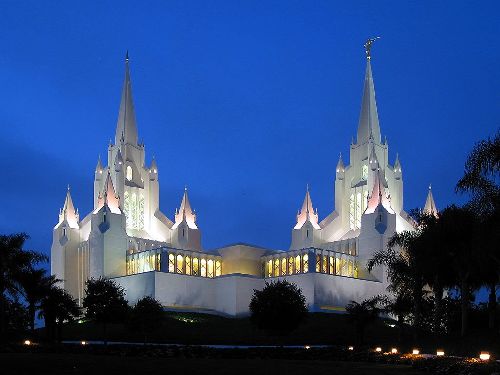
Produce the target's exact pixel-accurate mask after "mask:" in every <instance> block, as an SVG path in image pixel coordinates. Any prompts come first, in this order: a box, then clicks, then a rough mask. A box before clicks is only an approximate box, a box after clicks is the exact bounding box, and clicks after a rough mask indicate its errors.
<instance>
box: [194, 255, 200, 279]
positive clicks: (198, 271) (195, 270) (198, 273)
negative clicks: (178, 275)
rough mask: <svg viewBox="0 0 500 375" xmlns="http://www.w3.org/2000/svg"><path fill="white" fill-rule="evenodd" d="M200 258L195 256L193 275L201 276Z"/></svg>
mask: <svg viewBox="0 0 500 375" xmlns="http://www.w3.org/2000/svg"><path fill="white" fill-rule="evenodd" d="M199 262H200V261H199V259H198V258H193V275H194V276H200V269H199V264H200V263H199Z"/></svg>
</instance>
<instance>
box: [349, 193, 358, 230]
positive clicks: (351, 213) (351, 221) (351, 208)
mask: <svg viewBox="0 0 500 375" xmlns="http://www.w3.org/2000/svg"><path fill="white" fill-rule="evenodd" d="M349 228H350V229H355V228H356V219H355V202H354V194H351V196H350V198H349Z"/></svg>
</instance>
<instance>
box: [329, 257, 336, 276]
mask: <svg viewBox="0 0 500 375" xmlns="http://www.w3.org/2000/svg"><path fill="white" fill-rule="evenodd" d="M334 273H335V258H334V257H332V256H331V257H330V275H333V274H334Z"/></svg>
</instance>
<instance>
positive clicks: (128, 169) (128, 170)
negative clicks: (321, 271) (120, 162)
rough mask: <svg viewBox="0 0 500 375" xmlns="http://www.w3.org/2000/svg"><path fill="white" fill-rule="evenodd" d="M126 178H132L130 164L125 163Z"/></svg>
mask: <svg viewBox="0 0 500 375" xmlns="http://www.w3.org/2000/svg"><path fill="white" fill-rule="evenodd" d="M126 177H127V180H129V181H130V180H132V167H131V166H130V165H127V175H126Z"/></svg>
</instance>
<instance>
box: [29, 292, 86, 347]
mask: <svg viewBox="0 0 500 375" xmlns="http://www.w3.org/2000/svg"><path fill="white" fill-rule="evenodd" d="M80 313H81V311H80V308H79V307H78V303H77V301H76V299H74V298H73V297H72V296H71V294H69V293H68V292H67V291H66V290H64V289H62V288H60V287H58V286H57V285H52V286H51V287H50V288H49V290H48V292H47V294H46V295H45V296H44V298H43V299H42V301H41V303H40V313H39V317H40V318H43V319H44V320H45V328H46V330H47V334H48V335H49V337H51V338H52V339H54V338H55V337H56V336H57V341H58V342H60V341H61V331H62V326H63V323H64V322H66V321H71V320H73V319H75V318H77V317H79V316H80ZM56 331H57V334H56Z"/></svg>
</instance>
